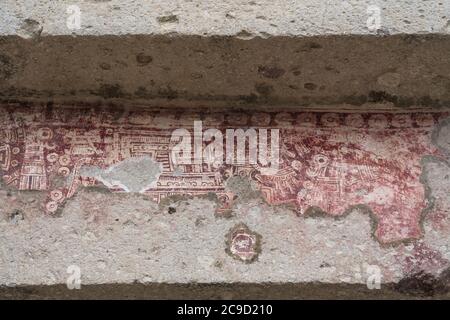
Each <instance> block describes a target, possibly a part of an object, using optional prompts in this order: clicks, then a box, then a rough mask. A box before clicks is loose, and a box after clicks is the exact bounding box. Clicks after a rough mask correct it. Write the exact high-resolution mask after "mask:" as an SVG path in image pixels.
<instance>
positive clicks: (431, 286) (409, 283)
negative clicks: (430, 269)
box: [395, 271, 448, 296]
mask: <svg viewBox="0 0 450 320" xmlns="http://www.w3.org/2000/svg"><path fill="white" fill-rule="evenodd" d="M395 288H396V289H397V290H398V291H399V292H401V293H405V294H409V295H419V296H434V295H435V294H440V293H445V292H446V291H447V290H448V289H447V288H446V286H445V284H444V283H443V281H441V280H440V279H439V278H436V277H435V276H433V275H431V274H428V273H425V272H423V271H421V272H419V273H416V274H413V275H411V276H408V277H406V278H403V279H402V280H400V281H399V282H398V283H397V284H396V286H395Z"/></svg>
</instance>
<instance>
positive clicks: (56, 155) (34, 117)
mask: <svg viewBox="0 0 450 320" xmlns="http://www.w3.org/2000/svg"><path fill="white" fill-rule="evenodd" d="M447 116H448V113H444V112H440V113H438V112H435V113H425V112H410V113H386V112H371V113H358V112H350V111H348V112H342V113H334V112H260V113H250V112H249V113H243V112H235V113H233V112H231V113H230V112H228V113H221V112H205V111H201V112H189V111H183V110H177V112H173V111H170V110H169V111H165V110H142V109H137V110H128V111H123V110H116V111H111V110H108V109H102V108H89V107H62V106H61V107H51V108H50V107H18V106H14V105H10V106H7V105H5V106H3V107H2V112H1V115H0V123H1V128H0V166H1V171H2V175H3V181H4V183H5V184H6V185H8V186H10V187H13V188H17V189H19V190H46V191H48V197H47V200H46V203H45V204H43V206H44V207H45V210H46V212H48V213H50V214H52V213H54V212H56V211H57V210H58V208H60V207H61V206H62V205H63V203H64V201H65V199H67V198H70V197H72V196H73V195H74V194H75V192H76V191H77V188H78V187H79V186H80V185H83V186H92V185H96V184H99V181H96V179H95V177H89V176H82V175H81V174H80V170H81V169H82V168H83V167H84V166H89V167H98V168H102V169H105V168H108V167H110V166H112V165H114V164H117V163H120V162H121V161H124V160H126V159H128V158H131V157H141V156H147V157H151V158H152V159H153V160H154V161H157V162H159V163H161V164H162V168H163V170H162V173H161V175H160V176H159V178H158V181H157V183H156V185H155V186H154V187H151V188H149V189H147V190H145V191H144V193H145V194H147V195H148V196H149V197H150V198H151V199H153V200H154V201H156V202H160V201H161V199H163V198H165V197H168V196H171V195H177V194H186V195H199V194H205V193H209V192H213V193H215V194H217V196H218V198H219V199H220V201H221V203H222V207H221V208H219V210H223V209H225V208H229V207H230V206H231V205H232V201H233V197H234V196H235V195H233V194H231V193H230V192H227V191H226V189H225V183H226V179H227V178H228V177H231V176H236V175H239V176H242V177H248V178H249V179H252V180H253V181H255V182H256V183H257V185H258V187H259V188H260V190H261V192H262V194H263V196H264V198H265V199H266V201H267V202H268V203H269V204H273V205H277V204H282V203H290V204H293V205H294V206H295V207H296V208H297V210H298V213H299V215H303V214H305V213H307V212H308V209H309V208H316V209H320V210H321V211H324V212H326V214H329V215H332V216H340V215H343V214H345V212H346V211H347V210H348V209H349V208H351V207H353V206H357V205H364V206H366V207H368V208H370V209H371V212H372V213H373V216H374V218H375V219H376V220H377V228H376V230H375V236H376V237H377V238H378V239H379V241H380V242H382V243H390V242H395V241H400V240H405V239H410V238H418V237H420V236H421V228H420V219H421V215H422V213H423V211H424V209H425V208H426V207H427V203H426V197H425V188H424V185H423V184H422V183H421V181H420V178H421V173H422V171H421V159H422V157H423V156H426V155H435V156H438V157H439V156H440V154H439V151H438V150H437V149H436V148H435V147H434V146H433V144H432V143H431V133H432V131H433V128H434V126H435V125H436V123H437V122H438V121H439V120H440V119H441V118H444V117H447ZM194 120H202V121H203V126H204V127H203V129H204V130H206V129H208V128H217V129H220V130H225V129H227V128H243V129H247V128H267V129H273V128H278V129H280V170H279V171H278V172H277V173H276V174H263V172H261V171H260V167H259V166H258V165H250V164H248V163H244V164H240V165H225V164H224V165H222V166H220V167H214V166H210V165H206V164H193V165H177V166H175V165H174V161H172V159H171V152H170V147H171V141H170V138H171V134H172V132H173V130H174V129H176V128H187V129H188V130H192V127H193V121H194ZM142 174H143V175H145V172H142ZM61 181H63V183H61ZM110 189H111V190H112V191H115V192H124V190H123V189H121V187H120V186H110Z"/></svg>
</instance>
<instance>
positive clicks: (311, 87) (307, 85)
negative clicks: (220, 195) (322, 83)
mask: <svg viewBox="0 0 450 320" xmlns="http://www.w3.org/2000/svg"><path fill="white" fill-rule="evenodd" d="M303 87H304V88H305V89H307V90H316V88H317V85H316V84H314V83H311V82H308V83H305V84H304V85H303Z"/></svg>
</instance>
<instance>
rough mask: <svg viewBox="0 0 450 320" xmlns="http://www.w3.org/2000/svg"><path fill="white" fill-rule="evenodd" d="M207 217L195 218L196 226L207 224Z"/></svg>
mask: <svg viewBox="0 0 450 320" xmlns="http://www.w3.org/2000/svg"><path fill="white" fill-rule="evenodd" d="M205 220H206V218H205V217H198V218H197V219H195V226H196V227H201V226H203V225H204V224H205Z"/></svg>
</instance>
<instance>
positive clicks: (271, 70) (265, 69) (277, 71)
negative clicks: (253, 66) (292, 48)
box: [258, 66, 285, 79]
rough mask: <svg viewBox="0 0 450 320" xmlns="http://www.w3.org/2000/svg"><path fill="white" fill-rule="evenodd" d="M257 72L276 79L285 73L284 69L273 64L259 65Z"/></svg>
mask: <svg viewBox="0 0 450 320" xmlns="http://www.w3.org/2000/svg"><path fill="white" fill-rule="evenodd" d="M258 73H259V74H260V75H262V76H263V77H266V78H269V79H277V78H279V77H281V76H282V75H283V74H284V73H285V70H284V69H281V68H278V67H275V66H259V67H258Z"/></svg>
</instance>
